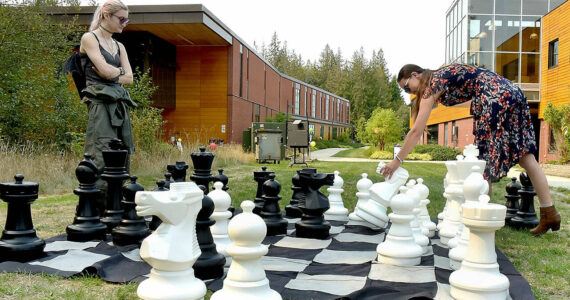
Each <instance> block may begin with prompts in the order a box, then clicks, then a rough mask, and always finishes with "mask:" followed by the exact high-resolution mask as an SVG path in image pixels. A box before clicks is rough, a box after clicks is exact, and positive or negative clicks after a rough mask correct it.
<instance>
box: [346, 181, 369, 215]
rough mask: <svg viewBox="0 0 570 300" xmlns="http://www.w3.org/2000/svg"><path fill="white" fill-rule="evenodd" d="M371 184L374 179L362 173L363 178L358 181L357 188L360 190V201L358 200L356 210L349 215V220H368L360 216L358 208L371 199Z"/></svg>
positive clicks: (358, 196)
mask: <svg viewBox="0 0 570 300" xmlns="http://www.w3.org/2000/svg"><path fill="white" fill-rule="evenodd" d="M371 186H372V180H370V179H368V174H366V173H362V178H361V179H360V180H358V182H357V183H356V189H357V190H358V192H356V197H357V198H358V201H357V202H356V206H355V207H354V211H353V212H352V213H351V214H350V215H348V219H349V220H351V221H356V222H363V223H364V222H366V221H364V219H362V218H361V217H360V216H358V210H359V209H360V207H361V206H362V205H363V204H364V203H365V202H367V201H368V200H369V199H370V193H368V190H369V189H370V187H371Z"/></svg>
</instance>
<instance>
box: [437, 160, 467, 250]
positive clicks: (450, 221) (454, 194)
mask: <svg viewBox="0 0 570 300" xmlns="http://www.w3.org/2000/svg"><path fill="white" fill-rule="evenodd" d="M445 166H446V168H447V187H446V188H445V193H444V196H445V197H446V198H447V201H448V204H447V209H446V210H445V212H446V213H445V215H444V217H443V221H442V223H441V225H439V224H438V228H439V238H440V241H441V243H442V244H444V245H447V243H448V242H449V240H451V239H452V238H454V237H455V235H456V234H457V230H458V229H459V225H460V224H461V215H460V209H461V204H462V199H463V198H462V197H463V191H462V186H461V183H460V179H459V171H458V170H457V161H446V162H445Z"/></svg>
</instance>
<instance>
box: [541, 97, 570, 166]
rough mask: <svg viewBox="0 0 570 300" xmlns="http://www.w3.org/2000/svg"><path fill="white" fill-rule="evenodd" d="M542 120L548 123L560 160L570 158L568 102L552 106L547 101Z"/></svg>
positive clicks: (569, 106)
mask: <svg viewBox="0 0 570 300" xmlns="http://www.w3.org/2000/svg"><path fill="white" fill-rule="evenodd" d="M544 121H546V123H548V125H550V128H551V130H552V133H553V135H554V139H555V141H556V150H557V152H558V155H560V160H561V162H566V161H568V160H570V104H567V105H564V106H558V107H554V106H553V105H552V103H548V105H547V106H546V109H545V110H544Z"/></svg>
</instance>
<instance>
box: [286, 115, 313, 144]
mask: <svg viewBox="0 0 570 300" xmlns="http://www.w3.org/2000/svg"><path fill="white" fill-rule="evenodd" d="M287 146H289V147H296V148H308V147H309V122H308V121H303V120H295V121H293V122H290V123H287Z"/></svg>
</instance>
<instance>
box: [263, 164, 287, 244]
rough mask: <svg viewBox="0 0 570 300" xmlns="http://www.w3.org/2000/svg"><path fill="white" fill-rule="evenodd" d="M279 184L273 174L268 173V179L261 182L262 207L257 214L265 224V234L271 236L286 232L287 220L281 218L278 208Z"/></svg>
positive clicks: (279, 197)
mask: <svg viewBox="0 0 570 300" xmlns="http://www.w3.org/2000/svg"><path fill="white" fill-rule="evenodd" d="M279 192H281V184H280V183H279V181H277V180H275V174H269V179H268V180H266V181H265V183H263V194H262V196H261V198H263V208H262V209H261V213H259V215H260V216H261V218H262V219H263V221H264V222H265V224H266V225H267V235H268V236H273V235H278V234H286V233H287V224H288V222H287V220H285V219H283V215H282V214H281V209H280V208H279V200H281V196H279Z"/></svg>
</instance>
